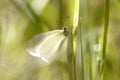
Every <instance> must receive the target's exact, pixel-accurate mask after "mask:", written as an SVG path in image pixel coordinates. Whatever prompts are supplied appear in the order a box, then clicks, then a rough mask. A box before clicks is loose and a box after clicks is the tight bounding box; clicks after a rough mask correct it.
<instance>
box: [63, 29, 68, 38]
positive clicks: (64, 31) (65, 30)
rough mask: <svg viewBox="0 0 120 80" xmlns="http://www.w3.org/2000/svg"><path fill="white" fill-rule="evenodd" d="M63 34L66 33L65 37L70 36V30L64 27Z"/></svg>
mask: <svg viewBox="0 0 120 80" xmlns="http://www.w3.org/2000/svg"><path fill="white" fill-rule="evenodd" d="M63 33H64V35H65V36H68V35H69V30H68V28H66V27H63Z"/></svg>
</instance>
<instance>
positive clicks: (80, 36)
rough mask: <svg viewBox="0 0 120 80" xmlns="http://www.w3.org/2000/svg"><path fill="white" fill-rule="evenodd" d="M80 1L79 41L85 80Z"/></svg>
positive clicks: (82, 73)
mask: <svg viewBox="0 0 120 80" xmlns="http://www.w3.org/2000/svg"><path fill="white" fill-rule="evenodd" d="M80 1H81V0H79V18H78V31H77V32H78V33H77V34H79V38H80V39H78V40H80V44H79V45H80V51H81V52H80V58H81V61H80V62H81V77H82V78H81V79H82V80H84V59H83V44H82V43H83V41H82V27H81V19H80V16H81V14H80V13H81V9H80Z"/></svg>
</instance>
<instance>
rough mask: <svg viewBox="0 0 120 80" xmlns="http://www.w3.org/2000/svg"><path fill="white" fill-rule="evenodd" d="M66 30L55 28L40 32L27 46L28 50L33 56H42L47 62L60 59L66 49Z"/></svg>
mask: <svg viewBox="0 0 120 80" xmlns="http://www.w3.org/2000/svg"><path fill="white" fill-rule="evenodd" d="M63 32H64V30H53V31H49V32H46V33H42V34H38V35H36V36H35V37H33V38H32V39H31V40H30V41H28V44H27V46H26V50H27V51H28V53H30V54H31V55H32V56H35V57H40V58H41V59H42V60H43V61H45V62H51V61H53V60H56V59H58V58H59V57H58V55H62V54H63V53H64V52H65V50H66V48H65V47H66V41H67V39H66V36H65V35H64V33H63Z"/></svg>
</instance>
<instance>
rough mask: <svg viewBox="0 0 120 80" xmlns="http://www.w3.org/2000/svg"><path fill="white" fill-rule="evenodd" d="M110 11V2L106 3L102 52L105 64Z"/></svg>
mask: <svg viewBox="0 0 120 80" xmlns="http://www.w3.org/2000/svg"><path fill="white" fill-rule="evenodd" d="M109 9H110V0H106V1H105V17H104V19H105V21H104V22H105V23H104V36H103V50H102V60H103V62H105V57H106V56H105V55H106V49H107V36H108V27H109ZM104 66H105V64H102V68H101V79H102V80H103V79H104V77H103V76H104V71H103V70H104Z"/></svg>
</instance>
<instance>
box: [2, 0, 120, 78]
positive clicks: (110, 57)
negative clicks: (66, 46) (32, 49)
mask: <svg viewBox="0 0 120 80" xmlns="http://www.w3.org/2000/svg"><path fill="white" fill-rule="evenodd" d="M104 5H105V0H80V5H79V6H80V10H81V12H80V13H79V14H80V17H81V24H82V25H81V26H82V33H83V34H82V40H83V49H84V50H83V51H84V52H85V53H86V54H85V55H84V56H86V58H84V59H85V63H84V67H85V73H84V74H85V79H84V80H99V76H97V75H99V73H98V74H96V73H97V71H98V70H99V69H96V64H97V63H96V61H97V60H96V59H99V56H101V49H102V40H103V31H104V30H103V29H104V28H103V24H104V8H105V6H104ZM74 9H75V0H3V1H2V0H0V80H71V78H70V75H71V74H70V73H69V69H68V68H69V67H71V66H68V64H69V63H68V62H66V61H55V62H53V63H51V64H50V65H47V64H46V63H44V62H42V61H41V60H40V59H39V58H35V57H32V56H31V55H29V54H28V53H27V52H26V51H25V45H26V43H27V41H28V40H29V39H31V38H32V37H33V36H34V35H35V34H38V33H42V32H46V31H50V30H55V29H62V28H63V27H64V26H67V27H72V26H73V25H74V24H73V20H74V19H73V17H74ZM119 9H120V1H119V0H111V1H110V13H109V14H110V15H109V31H108V39H107V41H108V42H107V53H106V60H105V64H106V65H105V69H104V72H105V76H104V79H103V80H120V76H119V75H120V62H119V61H120V50H119V48H120V46H119V45H120V42H119V40H120V29H119V25H120V10H119ZM77 36H80V35H77ZM78 44H79V42H78ZM96 45H97V49H98V47H99V49H100V50H97V51H96ZM98 45H99V46H98ZM76 48H79V47H76ZM77 50H78V49H77ZM77 52H79V50H78V51H77ZM88 53H90V54H88ZM75 55H76V74H75V75H76V79H77V80H82V79H81V78H80V77H81V73H80V68H81V63H80V56H79V55H77V54H75ZM90 60H91V61H90ZM91 62H92V63H91ZM91 65H92V68H91V67H90V66H91ZM88 66H89V67H88ZM97 67H98V66H97ZM89 68H91V69H92V71H89ZM91 69H90V70H91ZM89 72H90V73H89ZM98 72H99V71H98ZM91 76H92V78H91ZM93 77H95V78H93Z"/></svg>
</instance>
